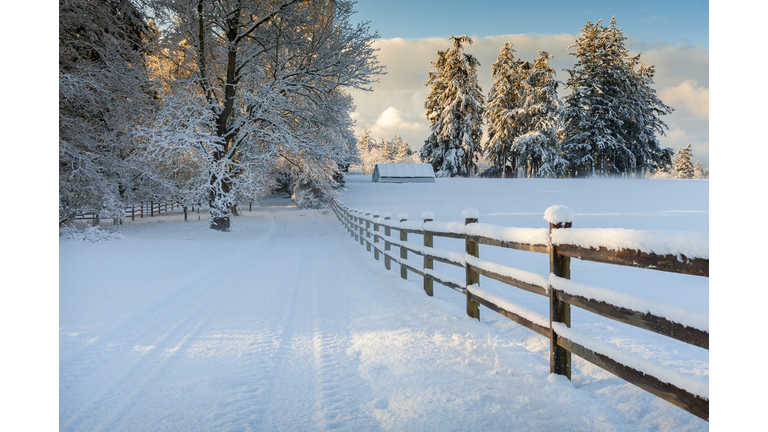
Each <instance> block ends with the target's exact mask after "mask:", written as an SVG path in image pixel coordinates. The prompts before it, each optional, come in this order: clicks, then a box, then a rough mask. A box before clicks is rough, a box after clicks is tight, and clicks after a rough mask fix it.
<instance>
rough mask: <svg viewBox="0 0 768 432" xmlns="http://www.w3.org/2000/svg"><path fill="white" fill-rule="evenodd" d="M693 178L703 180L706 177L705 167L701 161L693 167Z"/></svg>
mask: <svg viewBox="0 0 768 432" xmlns="http://www.w3.org/2000/svg"><path fill="white" fill-rule="evenodd" d="M693 177H694V178H697V179H703V178H706V177H704V166H703V165H702V164H701V161H700V160H697V161H696V164H695V165H694V166H693Z"/></svg>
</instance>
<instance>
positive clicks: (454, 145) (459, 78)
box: [420, 36, 485, 177]
mask: <svg viewBox="0 0 768 432" xmlns="http://www.w3.org/2000/svg"><path fill="white" fill-rule="evenodd" d="M450 39H451V40H452V41H453V49H448V50H446V51H438V52H437V55H438V58H437V61H435V62H432V65H433V66H434V67H435V69H436V70H435V71H433V72H430V73H429V78H428V80H427V82H426V83H425V86H427V87H431V90H430V93H429V95H427V99H426V100H425V101H424V107H425V108H426V109H427V119H428V120H429V122H430V131H431V133H430V136H429V137H428V138H427V140H426V141H425V142H424V146H423V147H422V149H421V154H420V155H421V158H422V160H425V161H428V162H429V163H431V164H432V166H433V168H434V169H435V171H436V172H437V176H438V177H449V176H450V177H454V176H463V177H469V176H470V175H472V174H473V172H474V171H475V170H476V163H475V161H476V159H477V158H478V157H479V156H480V151H481V147H480V139H481V138H482V133H483V132H482V127H483V110H484V105H485V101H484V100H483V94H482V90H481V89H480V86H479V85H478V83H477V66H479V65H480V63H479V62H478V61H477V59H476V58H475V56H473V55H471V54H466V53H464V52H463V51H464V48H463V45H462V44H464V43H468V44H471V43H472V39H470V38H469V37H467V36H459V37H454V36H451V37H450Z"/></svg>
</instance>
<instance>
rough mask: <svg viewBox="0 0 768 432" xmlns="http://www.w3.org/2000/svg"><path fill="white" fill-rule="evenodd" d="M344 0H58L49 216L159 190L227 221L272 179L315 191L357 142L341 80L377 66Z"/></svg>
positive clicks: (322, 189) (349, 81)
mask: <svg viewBox="0 0 768 432" xmlns="http://www.w3.org/2000/svg"><path fill="white" fill-rule="evenodd" d="M353 4H354V3H353V2H351V1H344V0H266V1H263V0H262V1H248V0H197V1H190V0H60V2H59V10H60V15H59V18H60V81H59V83H60V84H59V85H60V114H61V117H62V121H61V122H60V123H61V126H60V150H59V151H60V170H59V177H60V205H59V208H60V211H59V218H60V220H64V219H66V218H67V217H69V216H71V215H72V214H76V213H77V212H84V211H95V212H98V213H101V214H102V215H107V213H108V214H109V215H113V214H114V215H115V216H117V214H118V213H119V214H120V216H122V210H121V208H122V206H124V205H125V203H126V202H127V201H129V200H130V199H131V198H132V197H134V196H158V197H159V196H162V197H165V198H170V199H175V200H178V201H180V202H181V203H182V205H193V204H199V203H205V204H207V205H208V206H209V208H210V214H211V228H214V229H218V230H223V231H228V230H229V226H230V215H231V213H232V211H233V208H235V205H236V204H237V203H238V202H240V201H242V200H247V199H254V198H257V197H259V196H262V195H264V194H267V193H269V192H271V191H272V190H274V189H275V188H276V187H277V184H278V181H279V180H280V179H282V180H283V181H286V182H289V183H290V185H291V187H292V189H293V194H294V195H293V196H294V199H295V200H296V202H297V204H299V205H300V206H303V207H316V206H318V205H320V203H321V201H322V200H323V199H324V198H327V196H329V195H330V194H332V193H333V189H334V187H335V186H337V182H336V179H338V173H339V171H341V170H343V169H345V167H347V166H348V165H349V164H350V163H351V162H352V161H353V160H354V159H355V157H356V156H357V155H356V153H355V151H354V144H355V140H356V139H355V136H354V133H353V131H352V126H353V121H352V119H351V117H350V113H351V111H352V110H353V103H352V99H351V97H350V96H349V94H348V93H347V92H346V91H347V90H348V89H351V88H356V89H363V90H370V88H369V87H368V86H369V85H370V84H371V83H372V82H374V80H375V79H376V76H377V75H379V74H381V73H383V67H382V66H380V65H379V64H378V61H377V59H376V56H375V49H374V48H373V47H372V42H373V41H374V39H375V38H376V37H378V35H377V34H375V33H372V32H371V31H370V29H369V27H368V25H367V24H366V23H361V24H353V23H352V22H351V16H352V14H353V12H354V11H353ZM94 17H97V18H98V20H94ZM102 179H103V181H102ZM96 189H98V190H96ZM118 210H120V211H118Z"/></svg>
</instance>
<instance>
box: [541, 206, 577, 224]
mask: <svg viewBox="0 0 768 432" xmlns="http://www.w3.org/2000/svg"><path fill="white" fill-rule="evenodd" d="M544 220H546V221H547V222H549V223H551V224H559V223H566V222H573V210H571V209H569V208H568V207H566V206H562V205H553V206H552V207H550V208H548V209H547V210H545V211H544Z"/></svg>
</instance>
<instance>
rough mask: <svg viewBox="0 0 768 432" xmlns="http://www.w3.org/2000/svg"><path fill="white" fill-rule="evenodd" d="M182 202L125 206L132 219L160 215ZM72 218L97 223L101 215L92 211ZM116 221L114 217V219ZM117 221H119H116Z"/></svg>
mask: <svg viewBox="0 0 768 432" xmlns="http://www.w3.org/2000/svg"><path fill="white" fill-rule="evenodd" d="M179 206H180V204H179V203H178V202H176V201H169V202H163V203H160V202H154V201H146V202H145V201H141V202H140V203H139V204H134V205H132V206H128V207H126V208H125V217H126V218H128V217H130V218H131V220H132V221H133V220H136V217H137V216H138V217H139V218H143V217H144V216H145V215H146V216H148V217H154V216H159V215H160V214H161V213H162V212H168V211H169V210H173V209H175V208H179ZM105 219H112V218H105ZM70 220H89V221H92V222H93V223H94V224H97V223H98V221H99V215H98V214H97V213H94V212H91V213H83V214H80V215H77V216H75V217H73V218H71V219H70ZM113 221H114V219H113ZM114 222H117V221H114Z"/></svg>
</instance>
